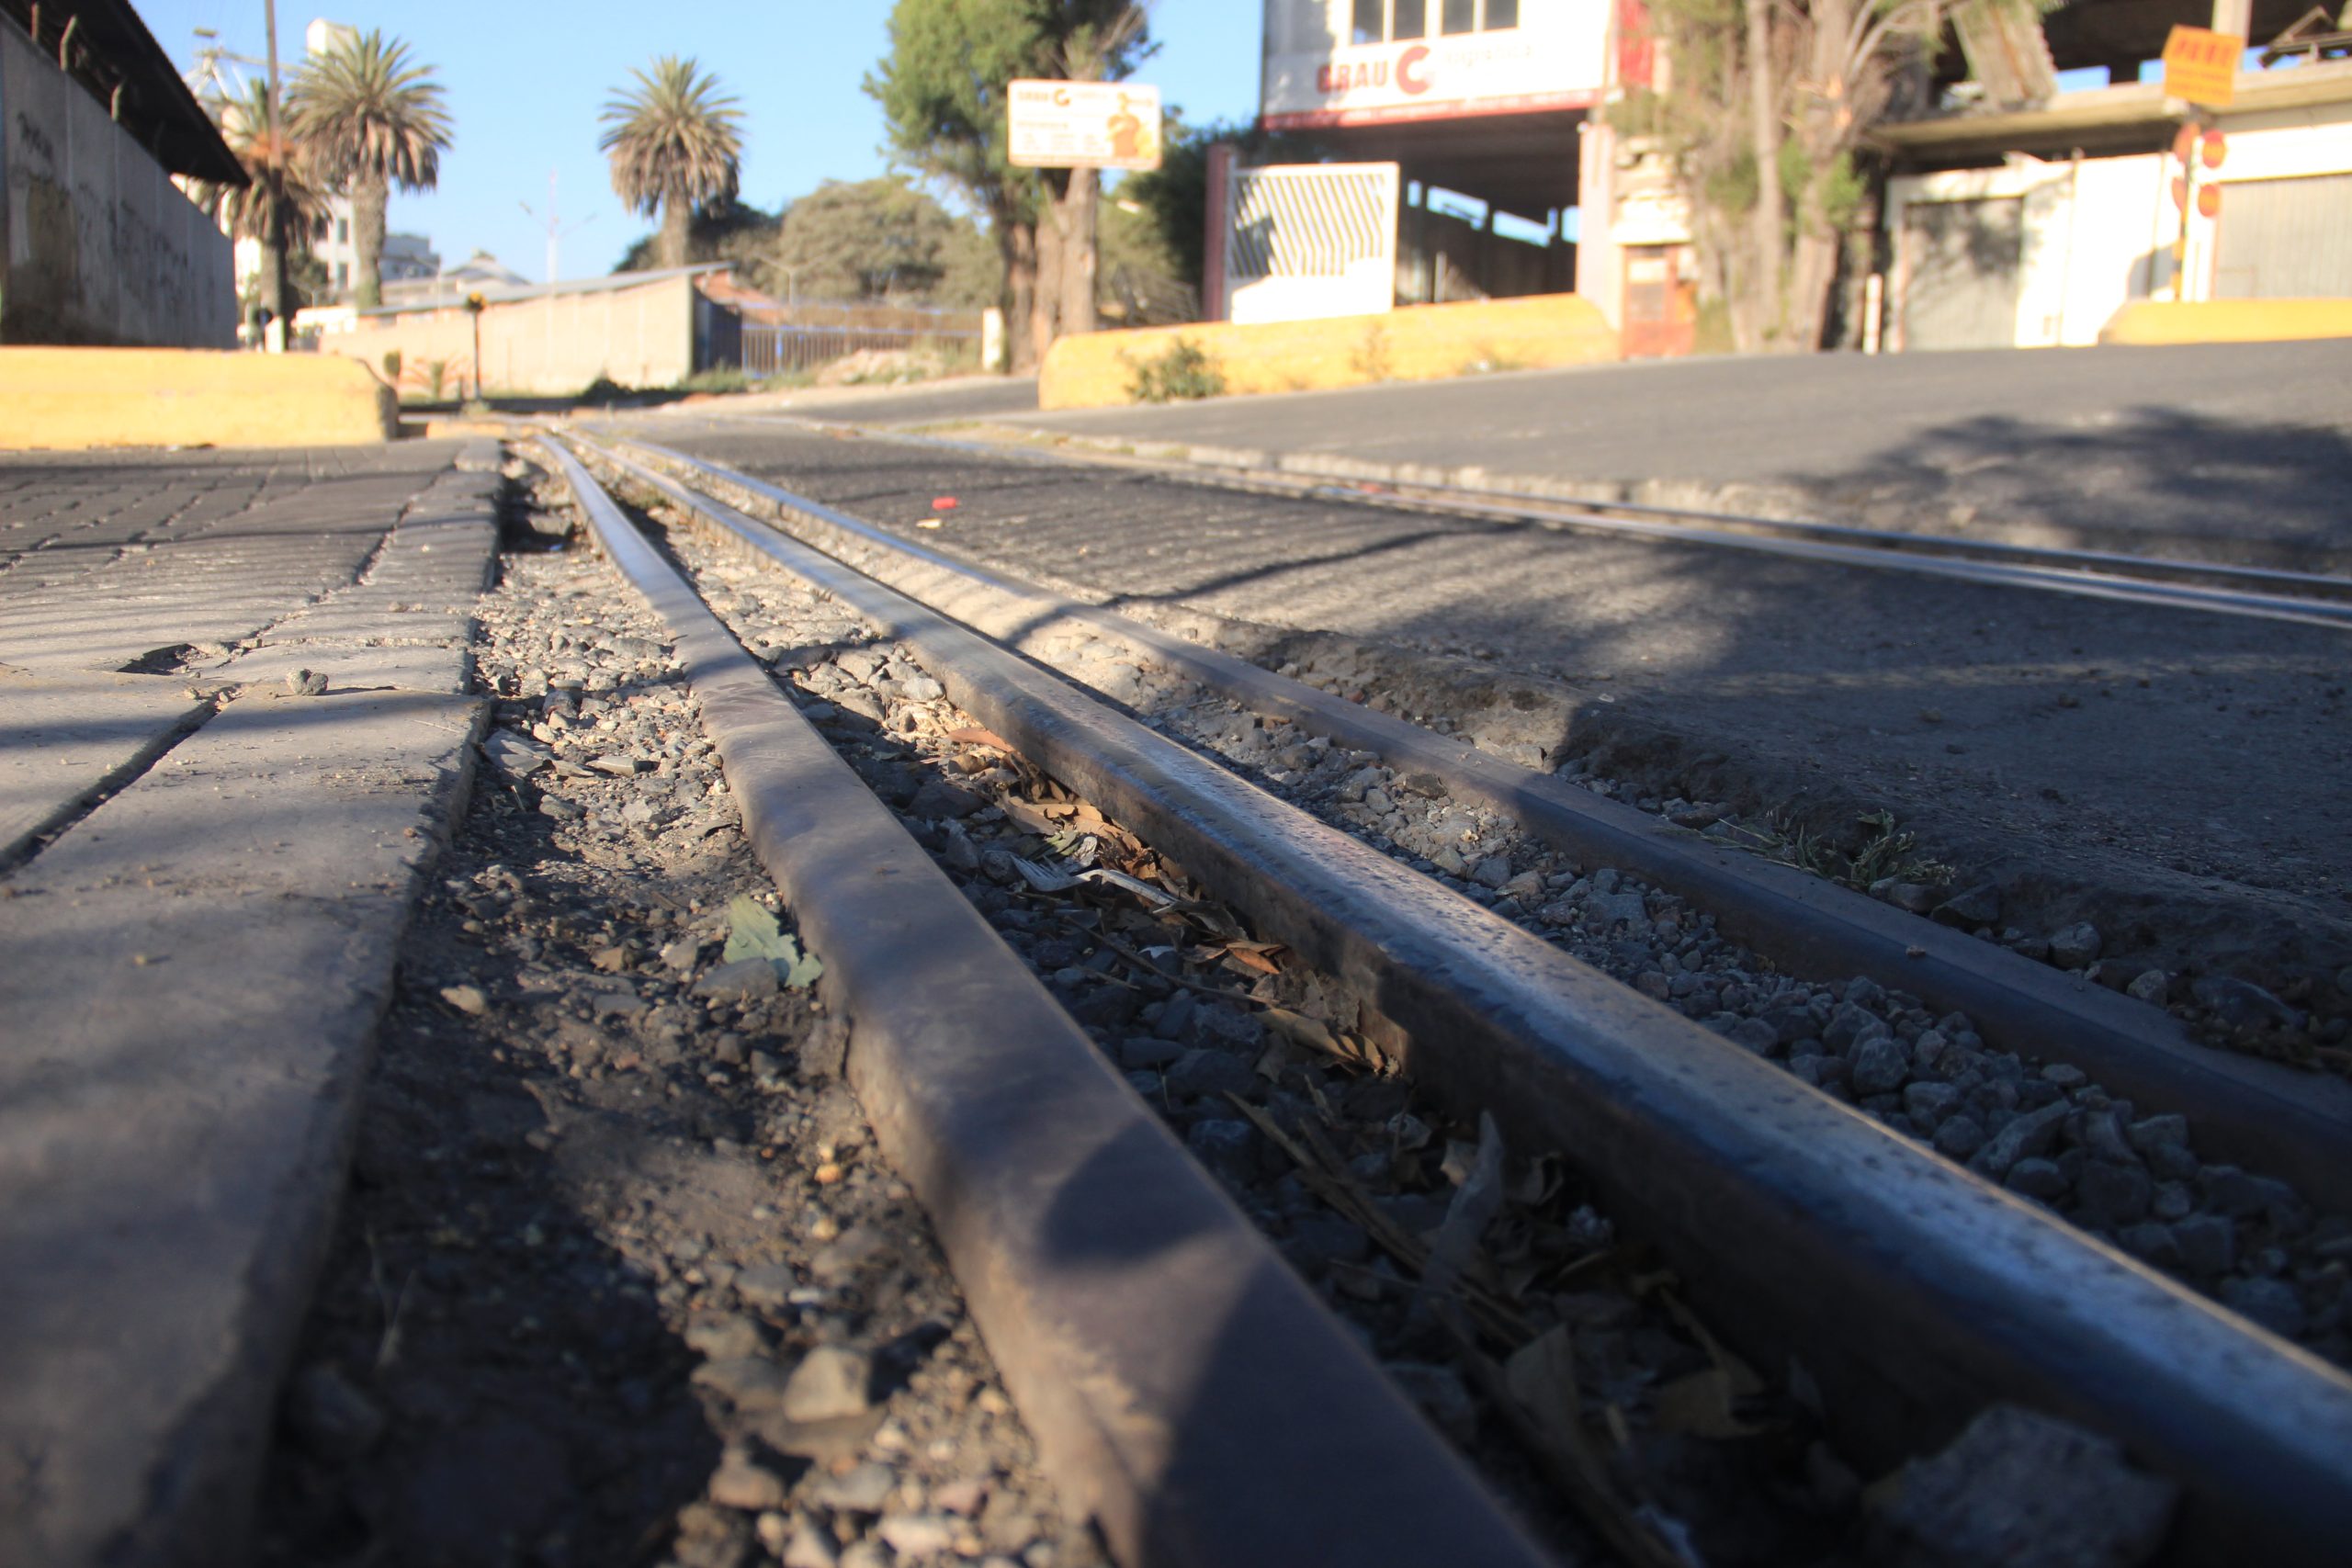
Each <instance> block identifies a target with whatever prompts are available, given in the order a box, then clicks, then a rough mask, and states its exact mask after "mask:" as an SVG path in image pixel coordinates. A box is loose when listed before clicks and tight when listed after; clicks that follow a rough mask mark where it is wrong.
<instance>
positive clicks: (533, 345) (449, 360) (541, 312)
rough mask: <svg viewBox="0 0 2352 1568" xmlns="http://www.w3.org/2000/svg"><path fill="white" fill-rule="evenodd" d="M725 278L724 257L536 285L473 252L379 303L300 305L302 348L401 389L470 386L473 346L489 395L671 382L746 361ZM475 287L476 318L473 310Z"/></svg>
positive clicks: (558, 393) (451, 391) (449, 391)
mask: <svg viewBox="0 0 2352 1568" xmlns="http://www.w3.org/2000/svg"><path fill="white" fill-rule="evenodd" d="M494 274H497V275H503V278H501V277H497V276H493V275H494ZM729 276H730V275H729V264H728V263H725V262H709V263H703V264H699V265H694V266H682V267H671V268H669V269H667V270H665V271H661V272H624V273H616V274H614V275H613V276H609V277H588V278H580V279H575V280H570V281H566V282H561V283H529V282H526V281H525V280H523V279H522V278H520V277H518V276H515V274H513V273H512V272H509V271H508V270H507V269H506V268H504V267H503V266H501V265H499V264H498V262H497V261H496V259H495V258H493V257H491V256H487V255H484V254H481V253H480V252H477V253H476V254H475V255H474V256H473V258H471V259H470V260H469V261H467V262H465V263H462V264H460V265H458V267H457V268H455V269H453V270H452V271H450V272H448V273H446V274H443V275H442V276H440V277H438V278H433V279H425V280H421V281H418V282H414V283H401V284H396V285H393V286H392V287H390V288H387V289H386V290H385V291H384V292H385V303H384V304H383V305H381V306H380V307H377V308H375V309H371V310H356V309H354V308H353V307H352V306H349V305H337V306H333V307H330V308H328V309H325V310H305V311H303V312H302V313H301V315H300V317H298V318H297V319H296V321H295V326H296V329H297V331H298V332H300V333H302V334H303V338H304V341H305V344H306V345H308V346H312V347H315V348H317V349H318V350H319V351H320V352H322V353H327V354H340V355H347V356H349V357H351V358H354V359H356V360H358V361H359V362H360V363H362V364H364V365H366V366H368V367H369V368H370V369H373V370H375V371H376V372H378V373H379V375H382V374H389V375H394V376H397V377H398V378H399V382H400V389H401V390H402V391H404V392H411V393H421V394H424V395H427V396H431V395H435V389H436V387H437V388H438V389H440V392H441V394H442V395H451V396H454V395H456V389H458V388H459V387H460V386H462V387H464V388H465V389H468V390H470V389H472V387H473V386H474V384H475V379H476V370H477V366H476V362H475V357H474V345H475V344H477V343H479V344H481V363H480V366H479V371H480V378H481V384H483V385H485V386H487V387H488V388H489V389H490V390H491V391H492V393H505V394H516V393H519V394H527V395H535V396H548V397H569V396H571V395H572V394H574V393H576V392H578V391H580V390H581V389H582V388H583V387H586V386H588V385H589V384H590V383H592V382H594V381H598V380H605V381H611V382H614V383H616V384H618V385H621V386H625V387H670V386H674V385H676V384H677V383H679V382H681V381H684V380H685V379H686V378H689V377H691V376H693V375H694V374H695V373H696V372H697V371H701V370H707V369H711V368H714V367H727V366H733V365H737V364H739V363H740V362H741V336H742V332H741V315H740V311H739V309H738V306H737V303H736V295H735V291H733V290H731V289H730V288H729V287H728V283H729ZM474 294H479V295H480V296H481V299H482V301H483V305H482V309H481V311H480V312H479V314H478V315H477V313H476V312H474V311H472V310H468V309H467V306H466V301H467V298H468V296H469V295H474Z"/></svg>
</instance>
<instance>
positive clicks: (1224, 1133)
mask: <svg viewBox="0 0 2352 1568" xmlns="http://www.w3.org/2000/svg"><path fill="white" fill-rule="evenodd" d="M1184 1146H1185V1147H1186V1148H1188V1149H1190V1150H1192V1151H1193V1156H1195V1157H1196V1158H1198V1159H1199V1160H1200V1162H1201V1163H1202V1164H1203V1165H1204V1166H1206V1167H1208V1168H1209V1169H1211V1170H1213V1171H1215V1172H1216V1174H1217V1175H1219V1176H1222V1177H1225V1178H1227V1179H1229V1180H1232V1181H1248V1180H1249V1179H1250V1178H1252V1177H1253V1176H1255V1175H1256V1174H1257V1172H1258V1130H1257V1129H1256V1128H1255V1127H1252V1126H1251V1125H1250V1123H1249V1122H1232V1121H1227V1120H1225V1119H1224V1118H1221V1117H1212V1118H1210V1119H1208V1120H1207V1121H1204V1122H1193V1125H1192V1127H1191V1128H1190V1129H1189V1130H1188V1131H1187V1132H1186V1133H1185V1134H1184Z"/></svg>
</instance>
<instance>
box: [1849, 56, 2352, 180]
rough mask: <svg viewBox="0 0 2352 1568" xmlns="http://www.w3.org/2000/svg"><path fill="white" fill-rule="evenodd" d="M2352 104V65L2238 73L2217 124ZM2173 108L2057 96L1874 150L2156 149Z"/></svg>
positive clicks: (1878, 137) (1955, 153) (1922, 125)
mask: <svg viewBox="0 0 2352 1568" xmlns="http://www.w3.org/2000/svg"><path fill="white" fill-rule="evenodd" d="M2346 103H2352V61H2326V62H2321V63H2318V64H2313V65H2299V66H2295V67H2292V68H2290V69H2288V70H2283V71H2241V72H2239V73H2238V77H2237V92H2236V101H2235V102H2234V103H2233V104H2232V105H2231V106H2230V107H2229V108H2228V109H2226V110H2223V111H2222V113H2223V114H2224V116H2228V115H2241V114H2256V113H2260V112H2262V111H2264V110H2267V109H2294V108H2309V107H2314V106H2317V105H2324V104H2346ZM2181 114H2182V107H2181V105H2180V103H2179V102H2178V100H2177V99H2172V98H2167V97H2165V90H2164V86H2163V85H2162V84H2161V83H2156V82H2132V83H2129V84H2127V85H2123V86H2120V87H2094V88H2091V89H2090V90H2088V91H2086V92H2080V93H2062V94H2060V95H2059V96H2057V97H2054V98H2052V99H2051V100H2050V101H2049V102H2048V103H2046V104H2042V105H2041V106H2039V107H2034V108H2022V109H2002V110H1996V111H1994V112H1992V113H1986V114H1967V113H1962V114H1952V115H1944V116H1941V117H1939V118H1935V119H1914V120H1905V121H1901V122H1899V123H1897V124H1893V125H1883V126H1880V127H1879V128H1878V130H1875V131H1873V132H1872V133H1871V139H1872V140H1873V141H1876V142H1877V143H1878V144H1879V145H1881V146H1883V147H1885V148H1887V149H1889V150H1891V151H1893V152H1896V153H1897V154H1899V155H1901V156H1902V157H1903V158H1904V159H1905V161H1906V162H1915V163H1916V162H1921V161H1928V160H1933V161H1937V162H1948V161H1951V160H1954V159H1968V158H1997V157H1999V156H2001V155H2002V154H2003V153H2007V152H2033V153H2041V154H2051V153H2057V154H2063V153H2064V152H2067V151H2068V150H2069V149H2070V148H2073V147H2077V146H2080V147H2083V148H2084V149H2085V150H2086V151H2107V150H2111V149H2113V148H2114V147H2116V146H2119V145H2121V144H2123V143H2126V142H2131V143H2139V142H2145V143H2146V144H2147V145H2150V146H2161V145H2163V144H2164V143H2165V141H2168V140H2169V139H2170V137H2171V135H2172V131H2173V129H2174V128H2175V127H2176V126H2177V125H2178V124H2179V123H2180V119H2181Z"/></svg>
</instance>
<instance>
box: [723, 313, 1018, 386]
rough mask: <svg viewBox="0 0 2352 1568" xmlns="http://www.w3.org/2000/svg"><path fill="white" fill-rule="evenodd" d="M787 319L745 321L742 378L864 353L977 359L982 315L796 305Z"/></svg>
mask: <svg viewBox="0 0 2352 1568" xmlns="http://www.w3.org/2000/svg"><path fill="white" fill-rule="evenodd" d="M979 344H980V313H979V312H978V310H932V309H929V308H925V307H912V306H907V307H901V306H875V305H836V306H825V305H796V306H793V307H790V308H789V310H788V311H787V312H786V319H785V320H781V321H777V320H766V321H762V320H755V319H752V318H751V317H750V315H749V314H748V313H747V314H746V318H745V320H744V321H743V337H742V356H743V373H744V374H745V375H746V376H749V377H752V378H755V379H756V378H764V377H770V376H785V375H789V374H791V373H793V372H795V371H802V370H813V369H815V368H817V367H819V366H822V365H830V364H831V363H832V362H833V361H834V360H836V359H843V358H846V357H848V356H849V355H853V354H857V353H861V352H865V351H874V352H879V353H888V352H889V351H892V350H897V349H926V348H929V349H935V350H937V351H939V352H940V353H941V354H942V355H944V356H947V357H963V356H966V355H978V352H979Z"/></svg>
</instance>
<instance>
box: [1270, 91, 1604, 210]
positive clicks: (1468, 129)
mask: <svg viewBox="0 0 2352 1568" xmlns="http://www.w3.org/2000/svg"><path fill="white" fill-rule="evenodd" d="M1589 112H1590V110H1589V107H1588V106H1583V105H1577V106H1572V107H1559V106H1556V105H1555V106H1553V107H1542V108H1529V109H1507V108H1506V109H1491V110H1486V111H1473V112H1467V113H1461V114H1454V115H1448V116H1445V117H1442V118H1435V117H1433V118H1420V119H1389V120H1375V121H1373V122H1371V123H1363V124H1348V123H1344V122H1342V123H1340V124H1329V125H1320V126H1317V127H1314V128H1313V129H1304V128H1301V129H1297V130H1290V131H1288V134H1291V135H1295V136H1298V137H1300V138H1301V139H1302V140H1307V141H1313V142H1314V143H1315V144H1316V145H1317V147H1320V148H1323V149H1325V150H1326V151H1328V152H1330V153H1331V154H1332V155H1333V156H1334V157H1338V158H1344V159H1347V160H1349V161H1351V162H1361V163H1382V164H1385V163H1394V164H1402V165H1403V167H1404V171H1405V177H1406V178H1407V179H1408V180H1418V181H1420V182H1421V183H1422V184H1424V185H1433V186H1442V187H1443V188H1444V189H1446V190H1453V191H1460V192H1461V193H1462V194H1463V195H1464V196H1468V197H1476V198H1477V199H1478V200H1480V201H1483V202H1486V203H1487V205H1489V206H1491V207H1496V208H1499V209H1502V210H1503V211H1505V212H1510V213H1516V214H1518V215H1519V216H1520V217H1521V218H1528V219H1532V220H1535V221H1537V222H1542V221H1543V220H1544V217H1545V215H1547V214H1549V213H1551V212H1554V211H1565V210H1566V209H1568V208H1571V207H1574V206H1575V205H1576V204H1577V159H1578V156H1579V151H1578V145H1577V133H1578V131H1579V130H1580V129H1581V128H1582V127H1583V125H1584V122H1585V119H1586V117H1587V116H1588V114H1589ZM1268 123H1269V126H1270V128H1272V129H1277V130H1280V129H1283V126H1281V125H1279V124H1276V123H1275V121H1274V120H1273V119H1272V118H1270V119H1269V122H1268ZM1293 123H1295V119H1294V122H1293Z"/></svg>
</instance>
